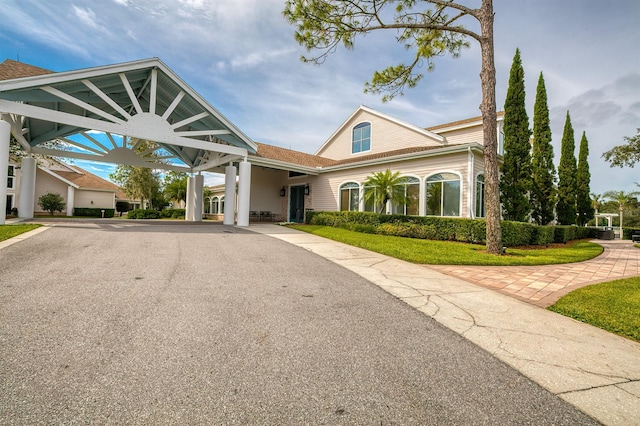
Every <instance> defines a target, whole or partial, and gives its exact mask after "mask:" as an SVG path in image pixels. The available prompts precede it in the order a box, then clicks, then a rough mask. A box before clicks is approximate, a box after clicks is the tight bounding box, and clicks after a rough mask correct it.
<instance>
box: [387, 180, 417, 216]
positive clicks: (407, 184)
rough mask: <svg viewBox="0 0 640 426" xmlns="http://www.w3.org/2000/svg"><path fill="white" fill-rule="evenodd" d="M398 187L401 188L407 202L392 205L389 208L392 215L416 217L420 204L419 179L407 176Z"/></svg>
mask: <svg viewBox="0 0 640 426" xmlns="http://www.w3.org/2000/svg"><path fill="white" fill-rule="evenodd" d="M398 186H400V187H401V190H402V191H403V193H404V196H405V197H407V202H406V203H405V204H402V205H396V204H393V205H392V206H391V211H392V213H393V214H405V215H414V216H417V215H418V214H419V213H418V207H419V204H420V202H419V199H420V179H418V178H416V177H412V176H407V177H405V178H404V183H403V184H402V185H398Z"/></svg>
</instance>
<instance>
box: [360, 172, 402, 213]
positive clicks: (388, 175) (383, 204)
mask: <svg viewBox="0 0 640 426" xmlns="http://www.w3.org/2000/svg"><path fill="white" fill-rule="evenodd" d="M405 181H406V178H404V177H401V176H400V172H393V173H392V172H391V170H389V169H387V170H385V171H384V172H375V173H373V174H372V175H371V176H369V177H367V179H366V180H365V181H364V200H365V202H369V203H372V204H373V205H374V206H379V207H380V213H383V212H385V211H386V208H387V203H388V202H389V201H391V202H392V203H393V204H398V205H402V204H405V203H407V201H408V197H407V196H406V194H405V192H404V187H403V186H402V184H403V183H405Z"/></svg>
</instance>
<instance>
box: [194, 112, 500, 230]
mask: <svg viewBox="0 0 640 426" xmlns="http://www.w3.org/2000/svg"><path fill="white" fill-rule="evenodd" d="M502 121H503V114H502V113H499V114H498V129H497V130H498V135H499V138H500V140H499V141H498V142H499V150H500V152H499V154H502ZM257 145H258V151H257V153H256V154H253V155H252V154H250V155H249V158H248V160H249V162H250V163H251V164H252V178H251V202H250V209H251V211H252V215H251V216H252V217H253V218H254V219H255V215H254V213H255V212H258V213H259V212H270V213H272V214H273V215H275V218H276V219H277V220H285V221H291V222H298V221H301V220H303V218H304V212H305V211H306V210H307V209H313V210H325V211H327V210H328V211H336V210H356V211H373V210H374V206H372V205H368V204H367V203H365V202H364V199H363V194H364V187H363V182H364V181H365V180H366V178H367V177H368V176H369V175H371V174H372V173H374V172H378V171H384V170H386V169H390V170H391V171H393V172H396V171H399V172H400V173H401V175H402V176H406V177H407V183H406V185H405V187H406V188H405V190H406V192H407V195H409V199H410V202H409V203H407V204H406V205H390V206H389V208H388V211H387V212H388V213H399V214H408V215H420V216H425V215H429V216H446V217H467V218H475V217H484V213H485V209H484V155H483V148H484V144H483V133H482V119H481V117H476V118H471V119H468V120H462V121H457V122H454V123H448V124H443V125H439V126H435V127H429V128H427V129H424V128H420V127H417V126H414V125H411V124H409V123H406V122H403V121H401V120H398V119H395V118H393V117H390V116H388V115H386V114H383V113H380V112H378V111H375V110H372V109H370V108H368V107H365V106H360V107H359V108H358V109H357V110H356V111H355V112H354V113H353V114H352V115H351V116H350V117H349V118H348V119H347V120H346V121H345V122H344V123H343V124H342V125H341V126H340V127H339V128H338V129H337V130H336V131H335V132H334V133H333V134H332V135H331V136H330V137H329V139H328V140H327V141H326V142H325V143H324V144H323V145H322V146H321V147H320V148H319V149H318V151H317V152H316V153H315V155H311V154H305V153H302V152H298V151H293V150H289V149H284V148H279V147H275V146H271V145H265V144H260V143H258V144H257ZM500 159H501V156H500ZM216 190H217V191H216V192H215V193H214V194H213V196H214V197H217V199H218V200H222V199H223V197H224V186H221V187H217V188H216ZM212 199H215V198H212ZM206 208H207V206H206V205H205V209H206ZM211 211H215V209H214V208H212V209H211Z"/></svg>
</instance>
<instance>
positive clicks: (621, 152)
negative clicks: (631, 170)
mask: <svg viewBox="0 0 640 426" xmlns="http://www.w3.org/2000/svg"><path fill="white" fill-rule="evenodd" d="M624 140H626V141H627V144H626V145H619V146H614V147H613V148H611V149H610V150H609V151H607V152H605V153H604V154H602V156H603V157H604V159H605V160H606V161H607V162H609V163H610V166H611V167H614V166H616V167H625V166H627V167H634V166H635V165H636V164H638V163H640V128H638V129H637V134H636V135H635V136H631V137H629V136H625V137H624Z"/></svg>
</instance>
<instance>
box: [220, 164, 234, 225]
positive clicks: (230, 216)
mask: <svg viewBox="0 0 640 426" xmlns="http://www.w3.org/2000/svg"><path fill="white" fill-rule="evenodd" d="M235 210H236V166H232V165H228V166H227V167H225V169H224V219H223V220H222V223H223V224H225V225H233V224H234V222H235V213H236V212H235Z"/></svg>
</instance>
